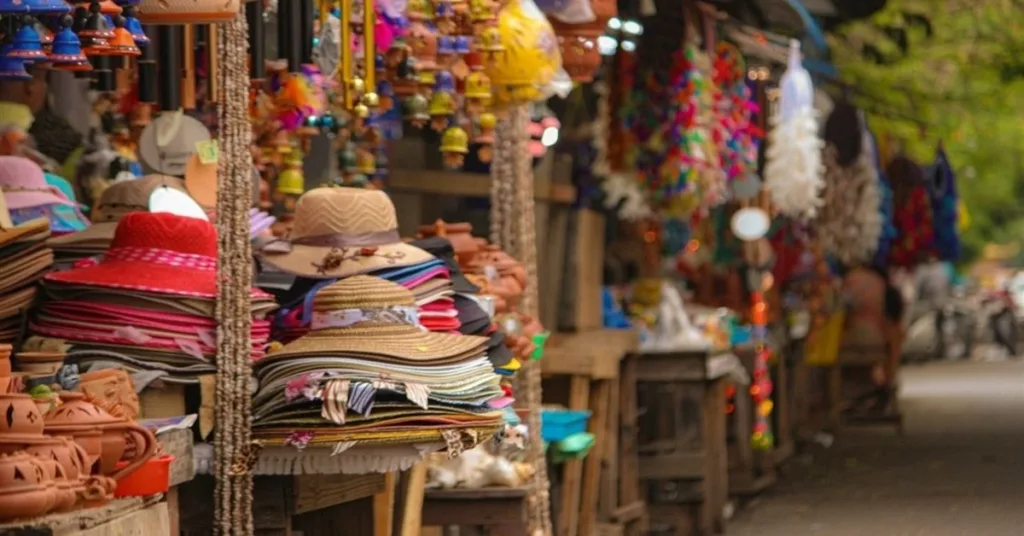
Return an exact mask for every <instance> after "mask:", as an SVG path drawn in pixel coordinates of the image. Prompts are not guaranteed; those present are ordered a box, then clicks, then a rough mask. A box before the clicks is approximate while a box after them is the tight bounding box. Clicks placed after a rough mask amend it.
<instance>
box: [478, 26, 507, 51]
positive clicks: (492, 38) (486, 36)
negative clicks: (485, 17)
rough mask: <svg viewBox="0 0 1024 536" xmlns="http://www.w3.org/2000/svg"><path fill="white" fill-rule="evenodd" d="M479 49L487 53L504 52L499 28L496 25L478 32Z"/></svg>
mask: <svg viewBox="0 0 1024 536" xmlns="http://www.w3.org/2000/svg"><path fill="white" fill-rule="evenodd" d="M480 50H481V51H483V52H487V53H489V54H494V53H497V52H504V51H505V45H503V44H501V30H499V29H498V28H497V27H496V26H490V27H487V28H484V30H483V31H481V32H480Z"/></svg>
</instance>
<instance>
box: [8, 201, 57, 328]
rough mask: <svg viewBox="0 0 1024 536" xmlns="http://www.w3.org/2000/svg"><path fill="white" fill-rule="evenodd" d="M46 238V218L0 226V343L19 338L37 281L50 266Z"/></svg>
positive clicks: (47, 236)
mask: <svg viewBox="0 0 1024 536" xmlns="http://www.w3.org/2000/svg"><path fill="white" fill-rule="evenodd" d="M49 237H50V226H49V221H48V220H47V219H45V218H40V219H35V220H31V221H28V222H25V223H23V224H21V225H18V226H16V227H8V228H3V227H2V226H0V343H10V342H12V341H14V340H15V339H17V338H18V335H19V334H20V333H21V330H22V327H23V321H24V319H25V316H26V312H27V311H28V308H29V306H30V305H31V304H32V302H33V300H34V299H35V296H36V281H38V280H39V279H40V278H42V277H43V275H44V274H45V273H46V272H47V271H48V270H49V269H50V267H51V265H52V264H53V252H51V251H50V249H49V248H47V247H46V239H47V238H49Z"/></svg>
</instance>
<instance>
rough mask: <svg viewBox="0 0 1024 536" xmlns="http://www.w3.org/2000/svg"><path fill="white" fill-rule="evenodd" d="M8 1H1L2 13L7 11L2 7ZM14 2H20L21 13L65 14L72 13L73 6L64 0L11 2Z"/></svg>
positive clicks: (0, 8) (0, 10) (37, 14)
mask: <svg viewBox="0 0 1024 536" xmlns="http://www.w3.org/2000/svg"><path fill="white" fill-rule="evenodd" d="M6 3H7V2H0V13H7V11H6V10H5V9H4V7H2V6H3V5H4V4H6ZM11 3H12V4H20V6H21V10H20V11H19V12H20V13H31V14H33V15H36V16H39V15H47V16H52V15H64V14H67V13H71V6H70V5H69V4H68V3H67V2H64V1H63V0H28V1H24V2H17V1H15V2H11Z"/></svg>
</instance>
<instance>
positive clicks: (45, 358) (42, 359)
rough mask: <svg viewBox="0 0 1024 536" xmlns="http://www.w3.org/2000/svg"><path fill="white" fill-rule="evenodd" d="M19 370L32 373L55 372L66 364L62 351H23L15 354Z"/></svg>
mask: <svg viewBox="0 0 1024 536" xmlns="http://www.w3.org/2000/svg"><path fill="white" fill-rule="evenodd" d="M15 360H16V361H17V362H18V370H20V371H21V372H28V373H32V374H53V373H55V372H57V371H58V370H60V368H61V367H62V366H63V365H64V354H63V353H60V352H21V353H19V354H18V355H16V356H15Z"/></svg>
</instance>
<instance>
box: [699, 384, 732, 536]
mask: <svg viewBox="0 0 1024 536" xmlns="http://www.w3.org/2000/svg"><path fill="white" fill-rule="evenodd" d="M725 388H726V380H725V379H724V378H719V379H717V380H714V381H712V382H711V383H710V384H709V385H708V388H707V389H706V391H705V395H704V412H703V415H702V416H701V420H702V421H703V424H704V441H705V444H704V448H705V449H706V452H707V454H708V465H707V468H706V472H705V475H704V482H705V490H706V496H705V499H704V504H703V505H702V507H701V527H702V528H703V529H705V530H714V531H715V532H716V533H718V532H722V531H724V530H725V518H724V513H723V512H724V510H725V505H726V503H727V502H728V501H729V460H728V459H727V457H726V439H727V435H726V429H725Z"/></svg>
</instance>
